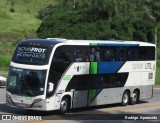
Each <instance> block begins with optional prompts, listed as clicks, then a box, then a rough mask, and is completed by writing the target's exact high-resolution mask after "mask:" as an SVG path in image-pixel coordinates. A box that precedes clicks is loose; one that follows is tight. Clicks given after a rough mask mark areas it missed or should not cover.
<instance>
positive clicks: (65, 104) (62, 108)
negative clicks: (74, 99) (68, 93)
mask: <svg viewBox="0 0 160 123" xmlns="http://www.w3.org/2000/svg"><path fill="white" fill-rule="evenodd" d="M68 110H69V102H68V99H67V98H66V97H64V98H62V100H61V103H60V113H61V114H65V113H66V112H67V111H68Z"/></svg>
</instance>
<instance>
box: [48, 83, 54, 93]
mask: <svg viewBox="0 0 160 123" xmlns="http://www.w3.org/2000/svg"><path fill="white" fill-rule="evenodd" d="M53 87H54V84H53V83H52V82H49V83H48V92H52V91H53Z"/></svg>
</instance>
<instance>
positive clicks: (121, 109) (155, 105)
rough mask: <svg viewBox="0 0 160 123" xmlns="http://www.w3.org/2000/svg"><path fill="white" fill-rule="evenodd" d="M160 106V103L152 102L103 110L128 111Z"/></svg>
mask: <svg viewBox="0 0 160 123" xmlns="http://www.w3.org/2000/svg"><path fill="white" fill-rule="evenodd" d="M157 106H160V104H152V105H144V106H134V107H125V108H124V107H123V108H120V109H114V110H104V111H105V112H120V111H129V110H136V109H143V108H152V107H157Z"/></svg>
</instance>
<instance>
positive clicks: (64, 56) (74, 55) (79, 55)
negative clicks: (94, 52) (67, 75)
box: [53, 46, 89, 62]
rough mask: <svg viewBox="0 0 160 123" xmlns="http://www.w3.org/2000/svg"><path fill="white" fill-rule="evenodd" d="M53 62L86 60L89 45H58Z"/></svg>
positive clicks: (87, 58)
mask: <svg viewBox="0 0 160 123" xmlns="http://www.w3.org/2000/svg"><path fill="white" fill-rule="evenodd" d="M53 61H54V62H88V61H89V46H60V47H58V48H57V49H56V51H55V53H54V57H53Z"/></svg>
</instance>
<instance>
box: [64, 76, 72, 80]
mask: <svg viewBox="0 0 160 123" xmlns="http://www.w3.org/2000/svg"><path fill="white" fill-rule="evenodd" d="M63 80H71V76H70V75H64V77H63Z"/></svg>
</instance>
